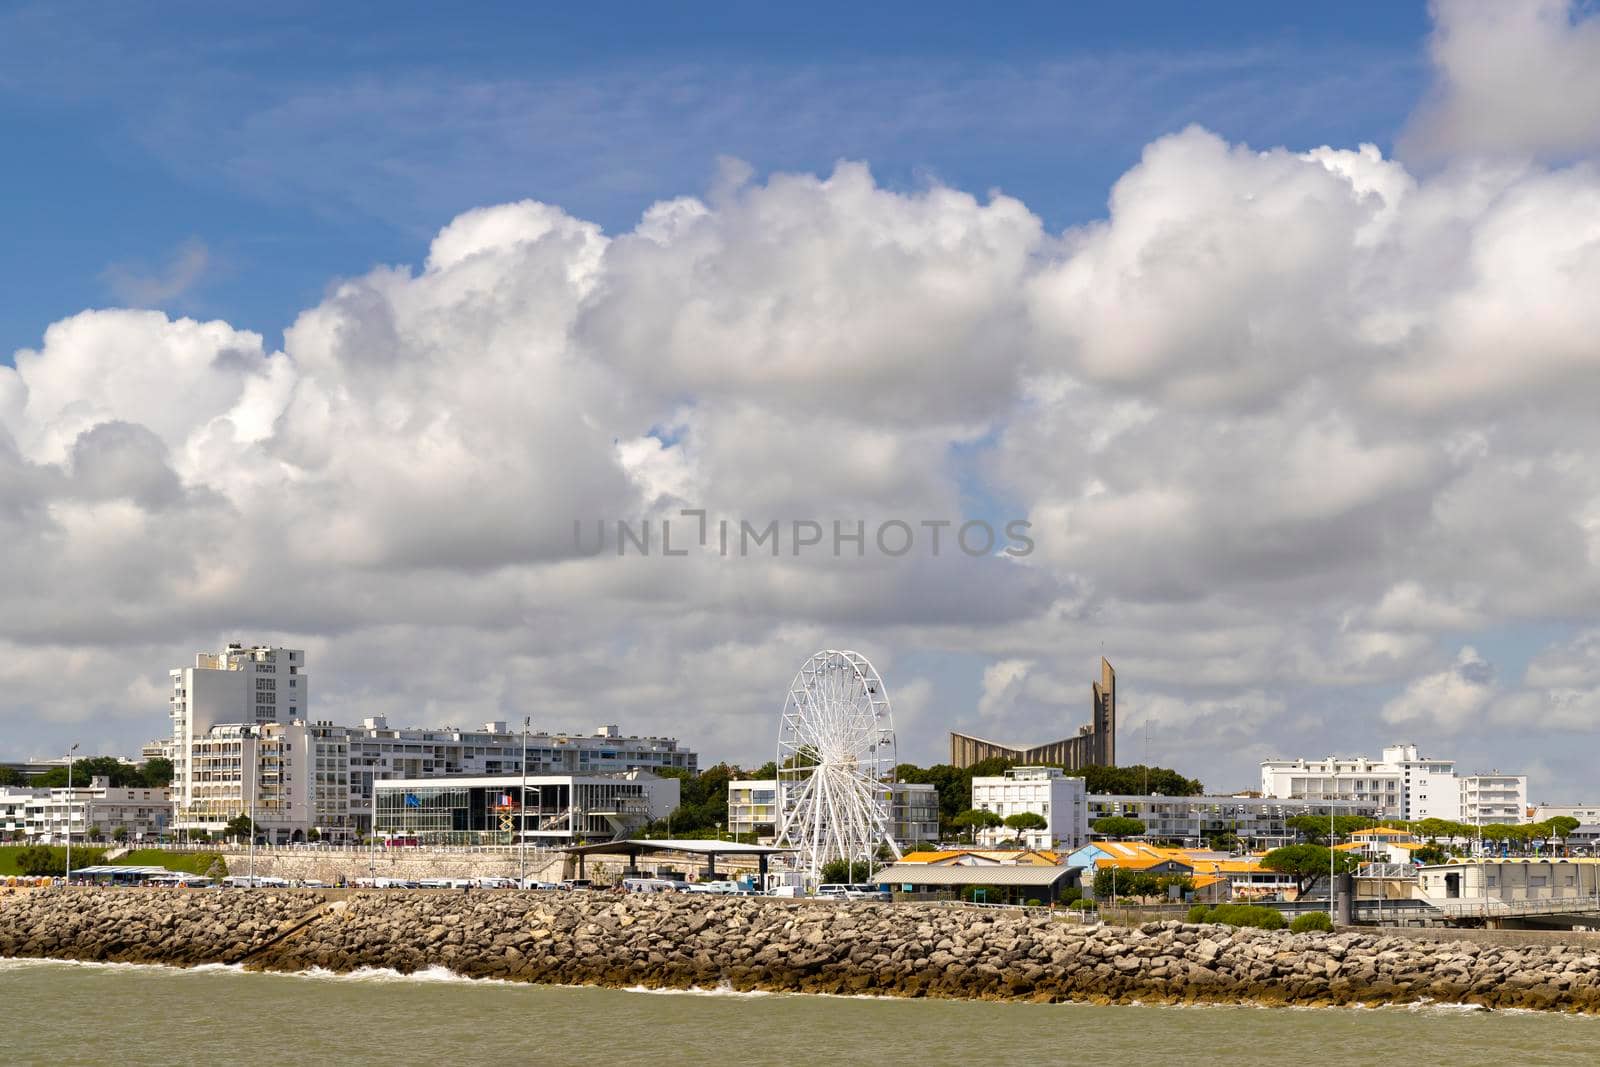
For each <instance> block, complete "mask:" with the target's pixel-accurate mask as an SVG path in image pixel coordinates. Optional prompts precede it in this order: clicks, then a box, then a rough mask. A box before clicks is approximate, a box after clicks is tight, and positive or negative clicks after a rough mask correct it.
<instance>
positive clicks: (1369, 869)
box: [1355, 863, 1417, 882]
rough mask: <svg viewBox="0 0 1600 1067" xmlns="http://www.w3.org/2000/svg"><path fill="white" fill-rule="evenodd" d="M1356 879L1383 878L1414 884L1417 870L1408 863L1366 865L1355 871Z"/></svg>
mask: <svg viewBox="0 0 1600 1067" xmlns="http://www.w3.org/2000/svg"><path fill="white" fill-rule="evenodd" d="M1355 876H1356V877H1357V878H1383V879H1387V880H1390V881H1407V882H1415V881H1416V880H1417V869H1416V867H1414V866H1412V865H1411V864H1409V863H1368V864H1366V865H1365V866H1363V867H1362V868H1361V869H1359V870H1358V871H1356V874H1355Z"/></svg>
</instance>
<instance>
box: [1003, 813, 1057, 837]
mask: <svg viewBox="0 0 1600 1067" xmlns="http://www.w3.org/2000/svg"><path fill="white" fill-rule="evenodd" d="M1006 825H1007V826H1009V827H1010V828H1011V829H1013V830H1016V831H1018V832H1022V831H1025V830H1044V829H1048V828H1049V826H1050V822H1049V820H1048V819H1046V818H1045V817H1044V816H1043V815H1040V814H1039V813H1038V812H1036V811H1019V812H1017V813H1016V814H1015V815H1007V816H1006Z"/></svg>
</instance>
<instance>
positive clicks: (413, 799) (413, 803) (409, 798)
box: [406, 793, 422, 808]
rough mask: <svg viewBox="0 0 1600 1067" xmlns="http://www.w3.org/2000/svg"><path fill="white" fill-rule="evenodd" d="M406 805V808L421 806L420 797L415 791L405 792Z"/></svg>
mask: <svg viewBox="0 0 1600 1067" xmlns="http://www.w3.org/2000/svg"><path fill="white" fill-rule="evenodd" d="M406 807H408V808H420V807H422V798H421V797H419V796H417V794H415V793H407V794H406Z"/></svg>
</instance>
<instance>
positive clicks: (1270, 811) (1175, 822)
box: [1087, 793, 1378, 848]
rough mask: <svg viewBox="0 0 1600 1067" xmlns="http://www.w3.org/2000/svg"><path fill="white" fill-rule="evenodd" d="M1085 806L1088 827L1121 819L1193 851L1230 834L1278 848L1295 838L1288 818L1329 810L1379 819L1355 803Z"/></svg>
mask: <svg viewBox="0 0 1600 1067" xmlns="http://www.w3.org/2000/svg"><path fill="white" fill-rule="evenodd" d="M1087 803H1088V806H1089V826H1090V827H1091V828H1092V827H1093V826H1094V824H1095V822H1096V820H1099V819H1104V818H1106V817H1108V816H1113V815H1120V816H1122V817H1124V818H1129V819H1138V820H1139V821H1140V822H1142V823H1144V826H1145V832H1144V837H1145V838H1146V839H1149V840H1155V841H1178V842H1181V843H1183V844H1184V845H1187V846H1189V847H1192V848H1201V847H1204V846H1205V845H1206V844H1207V843H1208V842H1210V841H1211V840H1212V839H1213V838H1217V837H1224V836H1226V835H1229V834H1231V835H1232V836H1233V837H1234V838H1236V839H1237V840H1238V841H1239V843H1240V844H1241V845H1243V846H1245V847H1247V848H1277V847H1278V846H1279V845H1290V844H1294V843H1295V842H1296V841H1297V840H1299V834H1298V833H1297V832H1295V831H1294V830H1291V829H1289V826H1288V820H1289V819H1292V818H1294V817H1296V816H1299V815H1319V816H1322V817H1323V818H1326V817H1327V816H1328V815H1329V813H1330V809H1332V814H1334V815H1360V816H1366V817H1373V816H1376V815H1378V808H1377V806H1375V805H1374V804H1372V803H1371V802H1370V801H1358V800H1335V801H1326V800H1285V799H1280V798H1276V797H1240V796H1192V797H1168V796H1160V795H1151V796H1141V795H1137V794H1133V795H1119V794H1114V793H1090V794H1089V796H1088V800H1087Z"/></svg>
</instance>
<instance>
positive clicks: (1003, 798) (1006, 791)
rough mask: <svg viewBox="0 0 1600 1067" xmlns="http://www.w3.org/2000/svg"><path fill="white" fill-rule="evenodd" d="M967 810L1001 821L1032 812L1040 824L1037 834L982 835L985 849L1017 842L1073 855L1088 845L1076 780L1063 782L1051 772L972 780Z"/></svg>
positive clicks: (1084, 805)
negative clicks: (986, 813) (987, 813)
mask: <svg viewBox="0 0 1600 1067" xmlns="http://www.w3.org/2000/svg"><path fill="white" fill-rule="evenodd" d="M972 807H973V808H974V809H976V810H978V811H992V812H994V813H995V814H996V815H998V816H1000V817H1001V818H1002V819H1004V818H1006V817H1008V816H1011V815H1019V814H1021V813H1023V812H1032V813H1033V814H1035V815H1039V816H1042V817H1043V818H1044V820H1045V822H1046V824H1047V825H1046V826H1045V828H1044V829H1043V830H1028V831H1024V832H1022V833H1020V834H1019V833H1018V832H1017V831H1015V830H1012V829H1009V828H1007V827H1004V826H1000V827H995V828H994V829H991V830H985V831H984V832H983V835H982V840H983V842H984V843H986V844H993V843H994V842H996V841H1002V840H1007V839H1009V838H1013V837H1020V838H1021V839H1022V840H1023V841H1024V843H1026V844H1027V845H1028V846H1029V847H1030V848H1058V849H1075V848H1079V847H1081V846H1083V845H1086V844H1088V842H1089V805H1088V797H1087V793H1086V791H1085V784H1084V780H1083V779H1082V778H1069V777H1067V776H1066V775H1065V774H1063V773H1062V772H1061V770H1060V769H1059V768H1056V767H1013V768H1011V769H1010V770H1009V771H1007V772H1006V773H1005V774H1003V775H1001V776H999V777H994V778H974V779H972Z"/></svg>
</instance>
